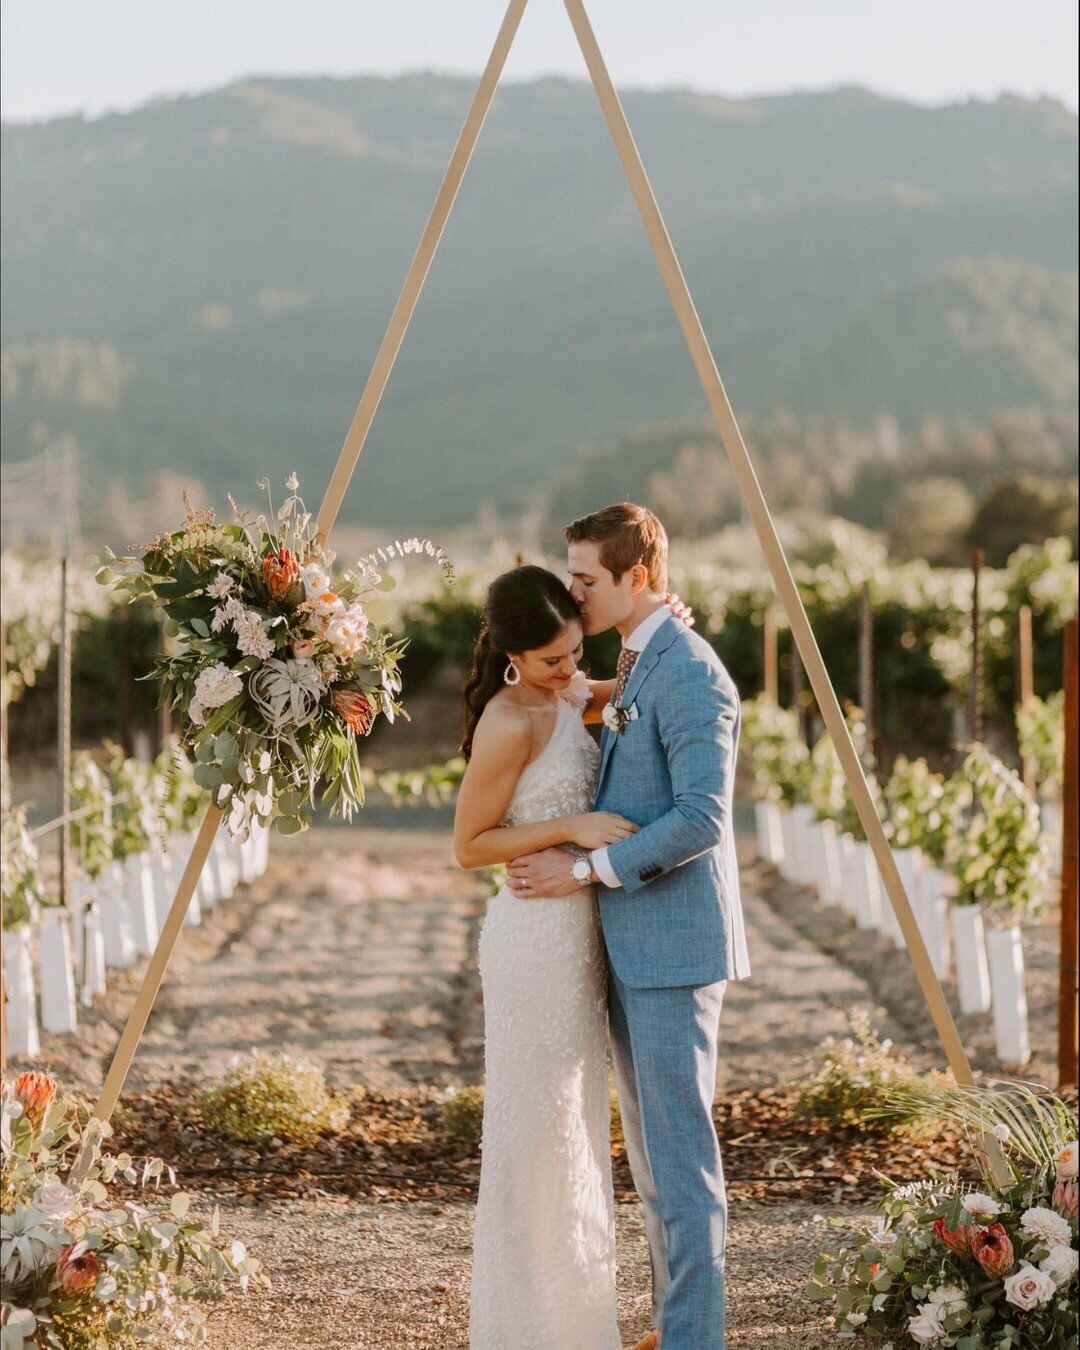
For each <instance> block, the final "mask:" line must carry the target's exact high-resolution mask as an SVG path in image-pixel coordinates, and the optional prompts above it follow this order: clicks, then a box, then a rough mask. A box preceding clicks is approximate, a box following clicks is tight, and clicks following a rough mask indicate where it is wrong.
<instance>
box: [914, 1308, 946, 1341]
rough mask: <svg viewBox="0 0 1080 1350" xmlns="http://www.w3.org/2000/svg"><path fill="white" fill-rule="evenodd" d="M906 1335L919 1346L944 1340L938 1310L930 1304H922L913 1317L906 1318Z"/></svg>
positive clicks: (942, 1326)
mask: <svg viewBox="0 0 1080 1350" xmlns="http://www.w3.org/2000/svg"><path fill="white" fill-rule="evenodd" d="M908 1335H909V1336H910V1337H911V1339H912V1340H913V1341H917V1342H918V1343H919V1344H920V1345H931V1344H932V1343H933V1342H934V1341H941V1340H944V1339H945V1327H944V1325H943V1323H942V1320H941V1314H940V1309H938V1308H935V1307H934V1305H933V1304H932V1303H924V1304H923V1305H922V1306H921V1307H920V1308H919V1311H918V1314H917V1315H916V1316H915V1317H910V1318H908Z"/></svg>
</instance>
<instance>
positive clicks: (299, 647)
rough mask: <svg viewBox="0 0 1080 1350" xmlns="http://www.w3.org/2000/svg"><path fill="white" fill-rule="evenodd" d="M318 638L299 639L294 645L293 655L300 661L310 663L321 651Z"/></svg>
mask: <svg viewBox="0 0 1080 1350" xmlns="http://www.w3.org/2000/svg"><path fill="white" fill-rule="evenodd" d="M319 645H320V644H319V641H318V639H317V638H297V639H296V641H295V642H294V643H293V644H292V654H293V656H295V657H296V659H297V660H298V661H310V660H312V659H313V658H314V656H315V653H316V652H317V651H318V650H319Z"/></svg>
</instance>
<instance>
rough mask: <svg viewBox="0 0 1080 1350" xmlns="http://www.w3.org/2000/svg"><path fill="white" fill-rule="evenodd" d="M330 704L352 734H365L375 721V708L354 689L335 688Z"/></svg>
mask: <svg viewBox="0 0 1080 1350" xmlns="http://www.w3.org/2000/svg"><path fill="white" fill-rule="evenodd" d="M330 706H331V707H332V708H333V710H334V711H335V712H336V713H337V714H338V716H339V717H341V718H343V719H344V721H345V725H346V726H347V727H348V728H349V730H350V731H351V732H352V733H353V735H354V736H366V735H367V733H368V732H369V731H370V730H371V724H372V723H373V722H374V721H375V709H374V708H373V707H372V706H371V702H370V700H369V699H368V698H367V697H366V696H365V695H364V694H361V693H360V692H359V691H358V690H356V689H335V690H334V692H333V694H331V696H330Z"/></svg>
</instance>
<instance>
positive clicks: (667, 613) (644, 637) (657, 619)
mask: <svg viewBox="0 0 1080 1350" xmlns="http://www.w3.org/2000/svg"><path fill="white" fill-rule="evenodd" d="M670 618H671V607H670V606H669V605H661V606H660V608H659V609H658V610H657V611H656V613H655V614H650V615H649V617H648V618H647V619H644V620H642V622H641V623H639V624H638V626H637V627H636V628H635V629H634V631H633V632H632V633H631V634H630V636H629V637H628V638H624V639H623V644H622V645H623V646H624V647H626V648H628V649H629V650H630V651H632V652H643V651H644V650H645V648H646V647H647V646H648V645H649V641H650V639H651V638H652V636H653V635H654V633H655V632H656V631H657V629H658V628H659V627H660V626H661V625H662V624H663V623H664V622H665V621H666V620H668V619H670Z"/></svg>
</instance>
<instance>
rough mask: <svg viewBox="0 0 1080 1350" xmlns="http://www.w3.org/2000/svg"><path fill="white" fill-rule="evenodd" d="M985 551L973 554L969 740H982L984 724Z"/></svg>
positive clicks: (975, 551)
mask: <svg viewBox="0 0 1080 1350" xmlns="http://www.w3.org/2000/svg"><path fill="white" fill-rule="evenodd" d="M982 565H983V551H982V549H981V548H977V549H975V550H974V552H973V553H972V555H971V682H970V684H969V686H968V740H970V741H981V740H982V736H983V725H982V676H983V655H982V605H981V596H980V594H979V584H980V581H981V579H982Z"/></svg>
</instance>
